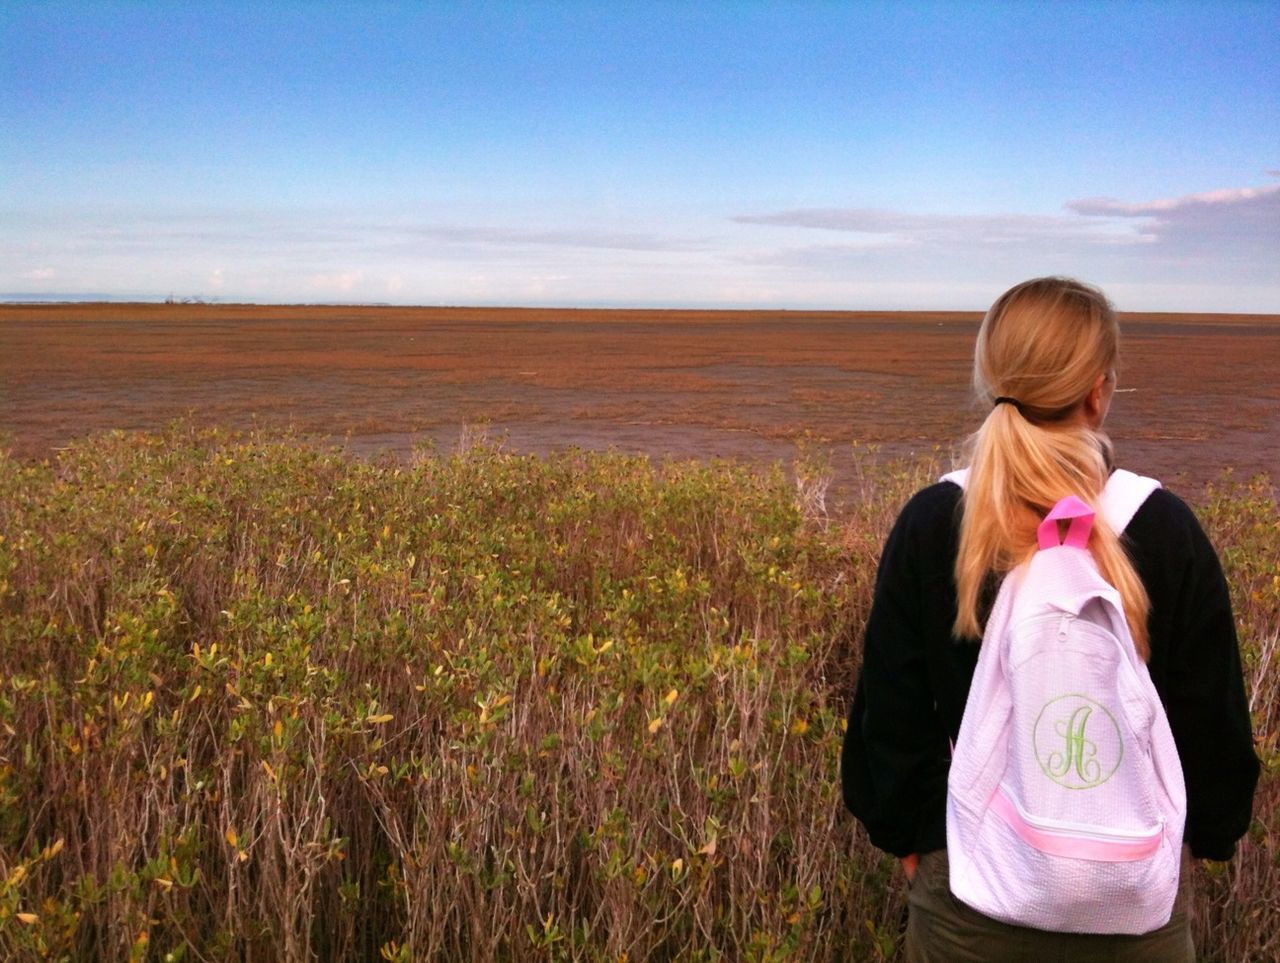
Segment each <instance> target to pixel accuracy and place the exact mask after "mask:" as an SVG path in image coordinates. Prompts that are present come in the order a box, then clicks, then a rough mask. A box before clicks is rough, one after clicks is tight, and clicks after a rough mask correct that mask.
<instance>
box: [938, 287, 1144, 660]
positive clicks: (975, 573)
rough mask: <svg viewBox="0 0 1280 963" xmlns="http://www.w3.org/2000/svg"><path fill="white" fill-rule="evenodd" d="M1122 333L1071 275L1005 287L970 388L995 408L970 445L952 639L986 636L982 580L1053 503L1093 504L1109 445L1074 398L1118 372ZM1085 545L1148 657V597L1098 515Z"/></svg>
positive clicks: (1015, 550)
mask: <svg viewBox="0 0 1280 963" xmlns="http://www.w3.org/2000/svg"><path fill="white" fill-rule="evenodd" d="M1119 341H1120V328H1119V324H1118V323H1117V321H1116V316H1115V310H1114V309H1113V308H1112V306H1111V304H1110V302H1108V301H1107V298H1106V296H1105V295H1104V294H1103V293H1102V292H1101V291H1099V290H1098V289H1096V288H1093V287H1090V286H1089V285H1086V284H1082V283H1080V282H1079V281H1075V280H1072V279H1070V278H1056V277H1050V278H1035V279H1033V280H1030V281H1024V282H1023V283H1022V284H1019V285H1016V286H1015V287H1013V288H1010V289H1009V290H1008V291H1006V292H1005V293H1004V294H1002V295H1001V296H1000V297H999V299H997V300H996V303H995V304H993V305H992V306H991V310H990V311H988V312H987V315H986V317H985V318H984V319H983V321H982V327H981V328H980V329H979V331H978V341H977V345H976V347H975V349H974V363H973V385H974V389H975V390H976V391H977V393H978V397H979V399H980V400H981V401H984V402H986V403H987V404H988V405H990V406H991V407H990V410H989V412H988V414H987V417H986V420H985V421H984V422H983V423H982V426H981V427H980V428H979V429H978V430H977V432H975V433H974V434H973V435H972V436H971V437H970V439H969V442H968V445H967V449H968V454H969V466H970V469H969V480H968V483H967V484H966V486H965V492H964V496H963V498H962V502H961V504H962V506H963V517H962V519H961V522H960V550H959V554H958V555H957V556H956V568H955V578H956V596H957V614H956V622H955V633H956V635H957V636H959V637H961V638H980V637H981V635H982V627H981V624H980V620H979V605H980V600H981V596H982V592H983V586H984V585H985V584H986V583H987V580H988V579H989V578H990V577H991V576H992V575H993V574H994V575H996V576H1002V575H1004V574H1005V573H1007V572H1008V571H1010V570H1011V569H1012V568H1014V567H1015V566H1017V565H1018V564H1019V563H1021V562H1022V561H1024V560H1025V559H1027V558H1029V557H1030V556H1031V555H1032V554H1033V553H1034V552H1035V549H1036V528H1037V527H1038V525H1039V523H1040V521H1041V519H1042V518H1043V517H1044V515H1045V513H1046V512H1048V510H1049V509H1050V508H1052V507H1053V505H1054V504H1056V503H1057V502H1058V500H1059V499H1062V498H1064V497H1066V496H1067V495H1076V496H1078V497H1080V498H1082V499H1083V500H1084V501H1086V502H1088V503H1089V504H1090V505H1092V506H1093V507H1094V508H1095V509H1096V508H1097V507H1098V497H1099V495H1100V493H1101V492H1102V488H1103V486H1104V485H1105V484H1106V480H1107V476H1108V474H1109V473H1110V461H1111V443H1110V441H1109V440H1108V438H1107V437H1106V435H1104V434H1102V432H1101V431H1097V430H1095V429H1093V428H1091V427H1089V425H1088V424H1087V423H1086V422H1085V420H1084V418H1083V417H1081V405H1082V404H1083V402H1084V399H1085V398H1086V397H1087V396H1088V395H1089V393H1090V391H1091V390H1092V389H1093V388H1094V386H1095V385H1096V384H1097V379H1098V376H1099V375H1100V374H1101V375H1103V376H1104V377H1107V378H1110V377H1112V376H1113V372H1114V370H1115V366H1116V362H1117V359H1118V355H1119ZM997 398H1000V399H1001V403H999V404H997V403H995V402H996V399H997ZM1089 548H1090V550H1091V551H1092V553H1093V556H1094V558H1095V559H1096V560H1097V562H1098V568H1099V569H1100V571H1101V572H1102V574H1103V576H1104V577H1105V578H1106V579H1107V581H1109V582H1110V583H1111V584H1112V585H1114V586H1115V587H1116V588H1117V589H1119V591H1120V596H1121V598H1122V599H1123V601H1124V610H1125V615H1126V617H1127V619H1128V622H1129V629H1130V631H1131V632H1132V634H1133V638H1134V642H1135V643H1136V645H1137V649H1138V653H1139V655H1141V656H1142V658H1143V659H1144V660H1145V659H1146V658H1147V657H1148V654H1149V645H1148V634H1147V613H1148V612H1149V611H1150V608H1151V603H1150V600H1149V599H1148V597H1147V592H1146V589H1145V588H1144V587H1143V585H1142V581H1141V579H1139V578H1138V573H1137V571H1136V570H1135V569H1134V566H1133V562H1132V560H1131V559H1130V558H1129V555H1128V553H1127V552H1126V551H1125V549H1124V546H1123V545H1121V543H1120V539H1119V537H1118V535H1117V533H1116V532H1114V531H1112V530H1111V528H1110V527H1109V526H1108V525H1107V524H1106V522H1105V521H1104V520H1103V518H1102V516H1101V514H1099V515H1098V516H1097V517H1096V518H1095V521H1094V525H1093V532H1092V534H1091V536H1090V539H1089Z"/></svg>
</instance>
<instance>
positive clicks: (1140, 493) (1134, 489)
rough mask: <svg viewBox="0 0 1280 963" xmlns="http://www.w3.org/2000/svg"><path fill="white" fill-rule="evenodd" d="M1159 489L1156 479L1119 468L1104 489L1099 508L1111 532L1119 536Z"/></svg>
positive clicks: (1112, 474) (1099, 500)
mask: <svg viewBox="0 0 1280 963" xmlns="http://www.w3.org/2000/svg"><path fill="white" fill-rule="evenodd" d="M1159 487H1160V482H1158V481H1156V480H1155V479H1154V478H1147V477H1145V476H1143V475H1136V474H1134V473H1133V472H1131V471H1125V470H1124V469H1123V468H1117V469H1116V470H1115V471H1113V472H1112V473H1111V477H1110V478H1108V479H1107V484H1106V487H1104V488H1103V489H1102V495H1101V496H1100V497H1099V499H1098V508H1099V510H1101V512H1102V517H1103V518H1105V519H1106V520H1107V524H1108V525H1110V526H1111V530H1112V531H1113V532H1115V533H1116V534H1117V535H1119V534H1120V533H1121V532H1123V531H1124V530H1125V529H1126V528H1127V527H1128V526H1129V523H1130V522H1131V521H1133V516H1134V515H1136V514H1138V509H1139V508H1141V507H1142V503H1143V502H1145V501H1146V500H1147V498H1148V496H1150V495H1151V493H1152V492H1153V491H1155V490H1156V489H1157V488H1159Z"/></svg>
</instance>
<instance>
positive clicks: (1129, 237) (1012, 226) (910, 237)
mask: <svg viewBox="0 0 1280 963" xmlns="http://www.w3.org/2000/svg"><path fill="white" fill-rule="evenodd" d="M734 220H735V221H737V222H738V223H740V224H763V225H772V226H777V227H800V228H814V229H817V230H823V231H839V232H842V233H851V234H860V235H870V237H868V238H865V239H864V240H863V241H862V243H863V244H864V245H865V246H870V247H885V246H892V245H906V244H926V245H940V244H941V245H946V244H954V243H963V244H979V245H984V246H1000V245H1025V244H1027V243H1033V242H1038V241H1044V240H1047V239H1052V240H1055V241H1058V240H1064V239H1065V240H1073V241H1081V242H1085V243H1092V244H1133V243H1141V241H1142V240H1143V238H1142V237H1141V236H1140V235H1139V234H1138V233H1136V232H1135V231H1133V230H1132V228H1131V227H1129V226H1128V225H1124V224H1121V223H1119V222H1117V221H1115V220H1112V219H1095V218H1081V217H1077V216H1072V215H1069V214H1067V215H1046V214H909V213H905V212H902V211H887V210H881V209H877V208H806V209H799V210H791V211H780V212H777V213H773V214H748V215H742V216H739V217H735V218H734Z"/></svg>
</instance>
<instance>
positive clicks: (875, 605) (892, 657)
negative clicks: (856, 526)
mask: <svg viewBox="0 0 1280 963" xmlns="http://www.w3.org/2000/svg"><path fill="white" fill-rule="evenodd" d="M912 508H913V506H912V504H910V503H909V504H908V505H907V507H906V508H905V509H904V510H903V513H902V514H901V515H900V516H899V517H898V520H897V522H896V523H895V525H894V527H893V530H892V532H891V533H890V535H889V538H888V540H887V541H886V542H885V546H884V551H883V553H882V554H881V557H880V566H879V569H878V571H877V574H876V586H875V593H874V596H873V599H872V605H871V614H870V616H869V617H868V620H867V627H866V635H865V638H864V646H863V657H862V667H861V670H860V672H859V675H858V683H857V688H856V689H855V692H854V698H853V703H852V706H851V708H850V711H849V724H848V728H847V730H846V733H845V739H844V747H843V751H842V753H841V785H842V789H843V793H844V801H845V805H846V806H848V808H849V810H850V811H851V812H852V813H853V814H854V816H856V817H857V818H858V820H859V821H860V822H861V823H862V824H863V825H864V826H865V827H866V830H867V834H868V836H869V837H870V839H871V842H872V843H873V844H874V845H875V846H877V847H878V848H880V849H883V850H886V851H887V852H890V853H893V854H894V855H896V856H905V855H907V854H909V853H914V852H920V851H922V850H921V846H920V831H921V828H922V823H923V822H924V818H925V815H926V813H927V812H929V811H931V807H933V808H936V803H937V800H935V799H933V798H932V795H933V794H932V793H931V792H930V791H929V789H928V788H927V787H931V786H932V787H936V786H938V785H941V786H943V787H944V788H943V791H944V792H945V785H946V768H947V764H948V760H947V756H946V752H945V749H944V750H943V751H942V753H941V754H940V753H939V745H940V743H942V744H945V737H944V736H942V735H941V731H940V728H939V726H938V724H937V721H936V713H935V711H934V697H933V694H932V692H931V689H930V683H929V673H928V670H927V665H926V639H925V637H924V631H923V628H922V625H921V610H922V606H921V599H920V596H919V592H920V566H919V561H920V560H919V558H918V554H919V552H918V546H919V539H918V538H917V537H916V533H915V532H913V524H912V516H913V511H912Z"/></svg>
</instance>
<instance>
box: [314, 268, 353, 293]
mask: <svg viewBox="0 0 1280 963" xmlns="http://www.w3.org/2000/svg"><path fill="white" fill-rule="evenodd" d="M363 283H364V272H363V271H328V272H322V273H320V274H313V275H311V276H310V277H309V278H307V286H308V287H309V288H310V289H311V290H313V291H338V292H341V293H343V294H348V293H350V292H351V291H354V290H355V289H356V287H358V286H360V285H361V284H363Z"/></svg>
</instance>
